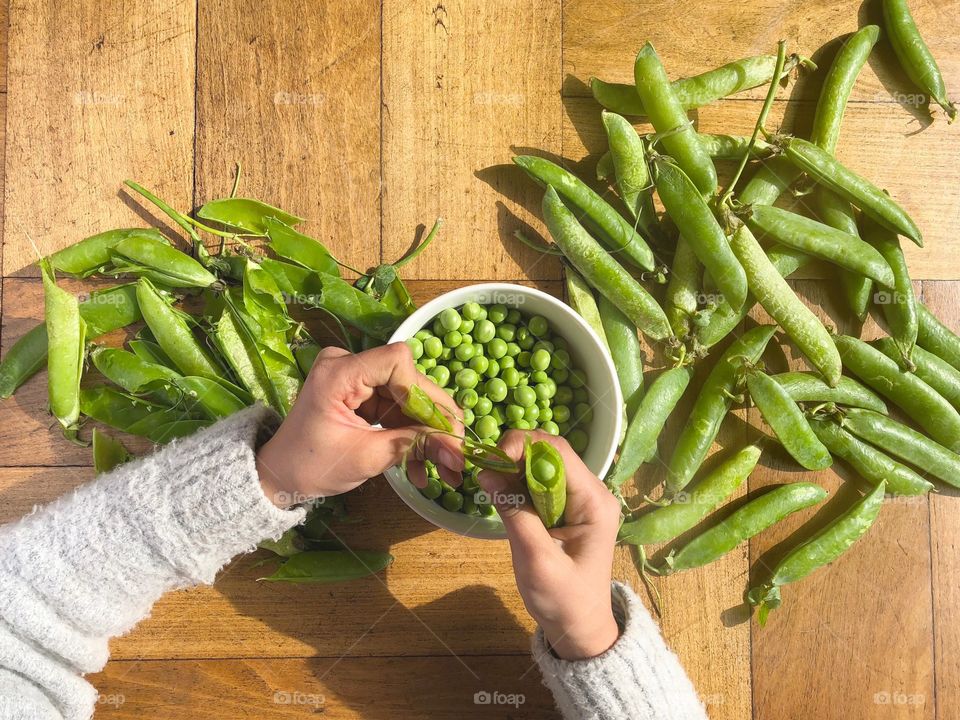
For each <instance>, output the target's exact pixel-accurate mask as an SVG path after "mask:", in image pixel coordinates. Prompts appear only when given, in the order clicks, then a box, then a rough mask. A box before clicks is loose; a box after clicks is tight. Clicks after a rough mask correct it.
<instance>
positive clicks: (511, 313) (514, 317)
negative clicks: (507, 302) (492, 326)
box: [507, 308, 523, 325]
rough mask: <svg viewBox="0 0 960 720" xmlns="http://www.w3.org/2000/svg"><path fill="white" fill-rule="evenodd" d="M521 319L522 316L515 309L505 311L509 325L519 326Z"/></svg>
mask: <svg viewBox="0 0 960 720" xmlns="http://www.w3.org/2000/svg"><path fill="white" fill-rule="evenodd" d="M522 319H523V315H521V314H520V311H519V310H517V309H516V308H510V309H509V310H507V322H508V323H510V324H511V325H519V324H520V321H521V320H522Z"/></svg>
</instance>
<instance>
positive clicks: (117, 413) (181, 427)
mask: <svg viewBox="0 0 960 720" xmlns="http://www.w3.org/2000/svg"><path fill="white" fill-rule="evenodd" d="M80 407H81V410H82V412H83V414H84V415H88V416H89V417H92V418H93V419H94V420H99V421H100V422H102V423H104V424H106V425H109V426H110V427H112V428H116V429H117V430H122V431H123V432H126V433H129V434H131V435H140V436H143V437H146V438H149V439H150V440H152V441H153V442H155V443H165V442H168V441H170V440H173V439H175V438H178V437H186V436H187V435H191V434H193V433H194V432H196V431H197V430H200V429H202V428H204V427H207V426H208V425H209V424H210V421H209V420H204V419H201V418H198V417H197V415H196V414H195V413H193V412H192V411H191V409H190V408H187V407H173V408H171V407H164V406H163V405H157V404H155V403H151V402H149V401H146V400H143V399H141V398H137V397H134V396H132V395H128V394H127V393H124V392H121V391H119V390H116V389H114V388H110V387H105V386H100V387H92V388H84V389H83V390H81V391H80Z"/></svg>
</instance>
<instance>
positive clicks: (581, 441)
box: [567, 428, 590, 454]
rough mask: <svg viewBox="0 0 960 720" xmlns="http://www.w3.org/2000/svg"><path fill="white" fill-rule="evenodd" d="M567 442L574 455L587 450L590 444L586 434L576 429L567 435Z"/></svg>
mask: <svg viewBox="0 0 960 720" xmlns="http://www.w3.org/2000/svg"><path fill="white" fill-rule="evenodd" d="M567 442H568V443H570V447H572V448H573V451H574V452H575V453H577V454H580V453H582V452H583V451H584V450H586V449H587V445H589V444H590V438H589V437H587V434H586V433H585V432H584V431H583V430H580V429H579V428H576V429H574V430H571V431H570V432H569V433H568V434H567Z"/></svg>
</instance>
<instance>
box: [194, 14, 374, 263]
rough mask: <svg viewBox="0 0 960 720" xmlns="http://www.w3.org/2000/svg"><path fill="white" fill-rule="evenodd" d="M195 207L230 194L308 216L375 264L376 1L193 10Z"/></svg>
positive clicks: (340, 249) (314, 231)
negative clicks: (238, 178) (236, 180)
mask: <svg viewBox="0 0 960 720" xmlns="http://www.w3.org/2000/svg"><path fill="white" fill-rule="evenodd" d="M198 27H199V41H198V58H197V67H198V73H197V146H196V152H197V157H196V159H197V179H196V200H197V202H198V203H203V202H205V201H207V200H212V199H214V198H218V197H225V196H226V195H227V194H228V193H229V192H230V187H231V182H232V179H233V176H234V169H235V164H236V163H238V162H239V163H241V165H242V167H243V178H242V182H241V186H240V194H241V195H244V196H249V197H256V198H258V199H262V200H264V201H266V202H270V203H272V204H277V205H279V206H281V207H283V208H284V209H286V210H288V211H290V212H293V213H294V214H297V215H301V216H303V217H305V218H307V220H308V222H307V223H304V225H303V231H304V232H306V233H308V234H310V235H312V236H314V237H316V238H317V239H319V240H321V241H323V242H324V243H326V244H328V246H329V247H331V248H332V249H333V250H334V251H335V252H336V253H337V256H338V257H339V258H340V259H341V260H343V261H344V262H347V263H348V264H350V265H353V266H359V267H361V268H366V267H367V266H370V265H375V264H376V263H377V262H379V259H380V231H379V221H380V200H379V182H380V100H379V98H380V3H379V2H377V0H350V1H349V2H338V3H319V4H318V3H311V2H304V1H303V0H284V1H283V2H280V3H267V4H265V3H261V2H255V1H253V0H209V1H204V2H201V3H199V26H198Z"/></svg>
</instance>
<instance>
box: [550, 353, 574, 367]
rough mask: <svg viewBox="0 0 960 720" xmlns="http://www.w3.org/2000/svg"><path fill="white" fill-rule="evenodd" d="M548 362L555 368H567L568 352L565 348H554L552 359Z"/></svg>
mask: <svg viewBox="0 0 960 720" xmlns="http://www.w3.org/2000/svg"><path fill="white" fill-rule="evenodd" d="M550 364H551V365H552V366H553V367H555V368H564V369H566V368H569V367H570V353H568V352H567V351H566V350H559V349H558V350H554V351H553V359H552V360H551V361H550Z"/></svg>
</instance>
